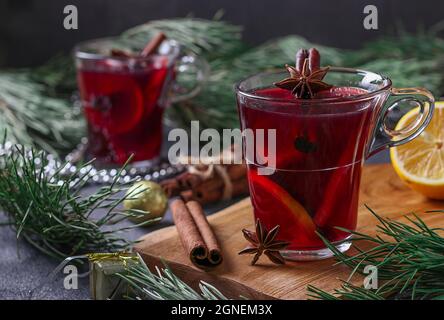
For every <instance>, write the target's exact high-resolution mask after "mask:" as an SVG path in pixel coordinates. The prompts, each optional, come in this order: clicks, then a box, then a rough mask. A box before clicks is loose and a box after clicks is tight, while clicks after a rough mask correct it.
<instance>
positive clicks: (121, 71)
mask: <svg viewBox="0 0 444 320" xmlns="http://www.w3.org/2000/svg"><path fill="white" fill-rule="evenodd" d="M119 45H122V44H121V43H119V41H118V40H116V39H98V40H92V41H88V42H85V43H82V44H79V45H78V46H77V47H76V48H75V49H74V55H75V59H76V67H77V81H78V86H79V90H80V97H81V102H82V106H83V111H84V115H85V117H86V120H87V123H88V154H89V155H91V156H92V157H94V158H96V159H97V161H98V162H99V163H103V164H117V165H122V164H123V163H125V162H126V161H127V160H128V158H129V157H130V156H131V155H133V161H135V162H143V163H144V164H146V165H150V164H152V163H155V162H156V161H157V160H158V158H159V155H160V151H161V145H162V119H163V113H164V110H165V107H166V106H168V105H169V104H170V103H172V102H178V101H181V100H186V99H189V98H191V97H193V96H195V95H196V94H197V93H198V92H199V91H200V89H201V85H202V84H203V83H204V82H205V80H206V78H207V75H208V64H207V63H206V62H205V61H204V60H203V59H201V58H198V57H196V56H195V55H183V54H182V53H181V49H180V46H179V45H178V44H177V42H175V41H173V40H166V41H164V42H163V43H162V45H161V46H160V48H159V50H158V53H156V54H151V55H149V56H147V57H122V56H110V55H109V53H110V52H111V49H115V48H119ZM182 74H183V75H184V76H185V75H186V77H187V80H188V81H187V84H190V83H191V85H190V86H188V88H184V87H183V86H179V85H177V81H176V80H177V78H180V77H181V75H182ZM191 76H192V77H193V79H192V78H191Z"/></svg>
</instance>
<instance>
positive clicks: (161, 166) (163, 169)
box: [0, 138, 186, 185]
mask: <svg viewBox="0 0 444 320" xmlns="http://www.w3.org/2000/svg"><path fill="white" fill-rule="evenodd" d="M87 143H88V141H87V139H86V138H85V139H82V142H81V143H80V144H79V145H78V146H77V148H76V149H75V150H74V151H73V152H71V153H70V154H68V155H67V156H66V157H65V162H62V161H61V160H59V159H58V157H57V156H55V155H53V154H46V155H45V158H46V160H47V161H46V163H45V164H42V163H40V162H41V158H40V157H34V161H35V165H36V170H39V171H42V172H43V174H44V175H46V176H47V177H51V179H52V181H50V182H51V183H56V184H60V185H61V184H63V181H64V178H67V177H75V178H74V179H72V180H71V184H73V185H77V184H83V183H85V182H86V183H87V184H110V183H113V182H114V181H115V180H116V176H117V175H118V174H119V172H120V179H118V181H117V183H122V184H124V183H125V184H126V183H128V182H131V181H138V180H149V181H160V180H163V179H167V178H170V177H173V176H175V175H177V174H179V173H181V172H182V171H184V170H185V169H186V166H184V165H171V164H170V163H168V162H167V161H163V162H162V161H161V162H160V163H158V164H155V165H153V164H152V163H149V162H146V163H135V164H129V165H127V166H126V167H125V168H124V169H123V170H120V168H109V169H98V168H96V167H95V166H94V163H90V164H87V165H83V166H77V165H76V162H77V159H78V155H79V154H80V153H83V151H84V149H85V148H86V145H87ZM17 147H18V148H17ZM18 149H19V150H23V151H24V154H25V156H27V157H29V159H32V158H33V152H32V150H31V149H30V148H26V147H23V146H21V145H16V144H13V143H11V142H5V143H4V144H0V156H3V155H12V154H13V153H14V152H17V150H18ZM42 165H43V170H41V169H42Z"/></svg>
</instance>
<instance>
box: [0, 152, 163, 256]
mask: <svg viewBox="0 0 444 320" xmlns="http://www.w3.org/2000/svg"><path fill="white" fill-rule="evenodd" d="M46 163H47V158H46V154H45V153H44V152H42V151H40V152H37V151H35V150H32V149H25V148H24V147H21V146H16V149H15V150H14V152H13V153H12V154H8V153H3V154H0V209H2V210H3V211H4V212H5V213H6V216H7V218H8V219H9V221H8V224H7V225H9V226H11V227H13V228H14V229H15V230H16V233H17V238H18V239H25V240H26V241H27V242H29V243H30V244H31V245H32V246H34V247H35V248H37V249H38V250H40V251H41V252H43V253H44V254H46V255H48V256H51V257H53V258H55V259H58V260H59V259H64V258H66V257H68V256H73V255H79V254H84V253H90V252H104V251H105V252H113V251H122V250H124V249H127V248H128V247H129V246H130V245H131V244H132V243H131V242H129V241H127V240H126V239H125V238H122V237H119V236H118V234H119V233H120V232H121V231H124V230H126V229H128V228H133V227H137V226H140V225H141V224H139V225H134V226H132V227H126V228H110V227H109V226H108V225H109V224H112V223H114V222H115V219H120V218H122V217H128V216H140V213H137V212H132V211H122V210H118V209H116V208H117V206H118V205H119V204H120V203H122V201H123V200H125V197H121V196H119V195H118V193H119V192H120V191H121V190H123V189H124V188H123V187H117V186H116V184H115V183H113V184H112V185H110V186H106V187H102V188H100V189H99V190H97V191H96V192H94V193H93V194H91V195H88V196H81V195H80V194H79V193H80V190H81V187H82V184H83V183H85V182H86V181H87V179H89V177H87V175H86V174H85V175H84V176H83V177H84V178H83V179H79V180H77V177H76V176H70V177H65V176H61V174H60V170H58V171H56V173H54V174H53V175H52V176H49V175H48V174H47V173H44V172H43V169H42V166H44V165H45V164H46ZM62 167H63V165H62V166H61V167H60V168H62ZM118 176H120V174H118V175H116V177H118ZM57 181H61V182H60V183H57ZM115 182H117V178H116V181H115ZM96 209H103V210H104V211H105V213H104V214H103V215H101V216H100V217H97V218H93V213H94V211H95V210H96ZM153 221H155V220H150V221H147V222H146V223H143V225H146V224H148V223H151V222H153Z"/></svg>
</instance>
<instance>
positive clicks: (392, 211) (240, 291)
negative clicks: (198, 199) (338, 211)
mask: <svg viewBox="0 0 444 320" xmlns="http://www.w3.org/2000/svg"><path fill="white" fill-rule="evenodd" d="M364 204H367V205H368V206H370V207H371V208H372V209H373V210H375V211H376V212H377V213H378V214H380V215H381V216H384V217H390V218H392V219H395V220H399V219H402V220H404V221H405V218H403V216H404V215H406V214H409V213H412V212H415V213H417V214H418V215H419V216H420V217H421V218H422V219H423V220H424V221H425V222H426V223H427V224H429V225H430V226H432V227H443V225H444V214H442V213H426V212H425V211H427V210H430V209H437V208H444V202H440V201H431V200H427V199H426V198H424V197H423V196H422V195H420V194H418V193H416V192H414V191H412V190H410V189H409V188H408V187H406V186H405V185H404V184H403V182H402V181H401V180H400V179H399V178H398V177H397V176H396V174H395V172H394V171H393V169H392V167H391V165H390V164H383V165H369V166H365V167H364V171H363V178H362V183H361V192H360V204H359V219H358V230H359V231H361V232H364V233H369V234H374V233H375V231H376V230H375V229H376V228H375V225H376V219H375V218H374V217H373V216H372V215H371V213H370V212H369V211H368V210H367V209H366V208H365V206H364ZM208 220H209V222H210V224H211V225H212V227H213V228H214V231H215V233H216V236H217V237H218V239H219V241H220V243H221V247H222V252H223V255H224V262H223V264H222V265H221V266H219V267H218V268H216V269H215V270H213V271H210V272H205V271H202V270H199V269H197V268H195V267H194V266H193V265H192V264H191V262H190V261H189V259H188V257H187V255H186V253H185V252H184V250H183V248H182V246H181V243H180V240H179V238H178V236H177V232H176V229H175V227H174V226H172V227H168V228H164V229H161V230H158V231H155V232H153V233H150V234H148V235H146V236H145V237H143V238H142V241H141V242H140V243H139V244H138V245H137V246H136V248H135V250H136V251H138V252H139V253H140V254H141V255H142V257H143V258H144V260H145V261H146V262H147V264H148V265H149V266H150V267H152V266H154V265H161V262H160V259H164V260H165V261H166V262H167V263H168V265H169V266H170V267H171V269H172V270H173V271H174V272H175V273H176V274H177V275H178V276H179V277H181V278H182V279H183V280H184V281H185V282H187V283H188V284H190V285H191V286H193V287H197V285H198V282H199V280H204V281H206V282H209V283H211V284H213V285H215V286H216V287H217V288H218V289H220V290H221V291H222V292H223V293H224V294H226V295H227V296H228V297H230V298H239V296H245V297H247V298H250V299H305V298H307V296H306V293H307V289H306V287H307V285H308V284H311V285H314V286H317V287H319V288H321V289H324V290H328V291H332V290H333V289H334V288H336V287H338V285H339V284H340V280H339V279H343V280H345V279H347V278H348V276H349V273H350V269H348V268H347V267H345V266H341V265H336V266H333V264H334V262H335V261H334V259H326V260H322V261H314V262H290V263H287V264H286V265H285V266H276V265H274V264H272V263H271V262H269V261H268V260H267V259H266V258H265V257H262V258H261V259H260V260H259V263H258V264H257V265H256V266H250V264H249V262H250V260H251V258H252V257H251V256H249V255H244V256H239V255H238V254H237V252H238V251H239V250H241V249H243V248H244V247H245V245H246V241H245V239H244V238H243V236H242V233H241V229H242V228H249V229H253V209H252V207H251V203H250V200H249V198H247V199H244V200H242V201H240V202H239V203H237V204H235V205H233V206H231V207H229V208H226V209H224V210H222V211H221V212H219V213H216V214H214V215H211V216H210V217H209V219H208ZM349 253H353V249H351V250H350V251H349ZM353 282H355V283H356V284H362V279H361V278H360V277H359V276H355V277H354V278H353Z"/></svg>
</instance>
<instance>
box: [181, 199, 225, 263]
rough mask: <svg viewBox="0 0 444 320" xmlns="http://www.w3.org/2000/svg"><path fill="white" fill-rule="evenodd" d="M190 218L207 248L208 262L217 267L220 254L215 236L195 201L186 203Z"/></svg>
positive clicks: (220, 257)
mask: <svg viewBox="0 0 444 320" xmlns="http://www.w3.org/2000/svg"><path fill="white" fill-rule="evenodd" d="M186 206H187V208H188V210H189V211H190V213H191V216H192V217H193V219H194V222H195V223H196V226H197V229H199V231H200V235H201V236H202V238H203V240H204V242H205V244H206V246H207V248H208V260H209V261H210V262H211V263H212V264H213V265H219V264H220V263H221V262H222V254H221V250H220V247H219V244H218V243H217V239H216V236H215V235H214V232H213V230H212V229H211V226H210V224H209V223H208V220H207V217H206V215H205V213H204V211H203V209H202V206H201V205H200V204H199V203H198V202H196V201H189V202H187V203H186Z"/></svg>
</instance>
